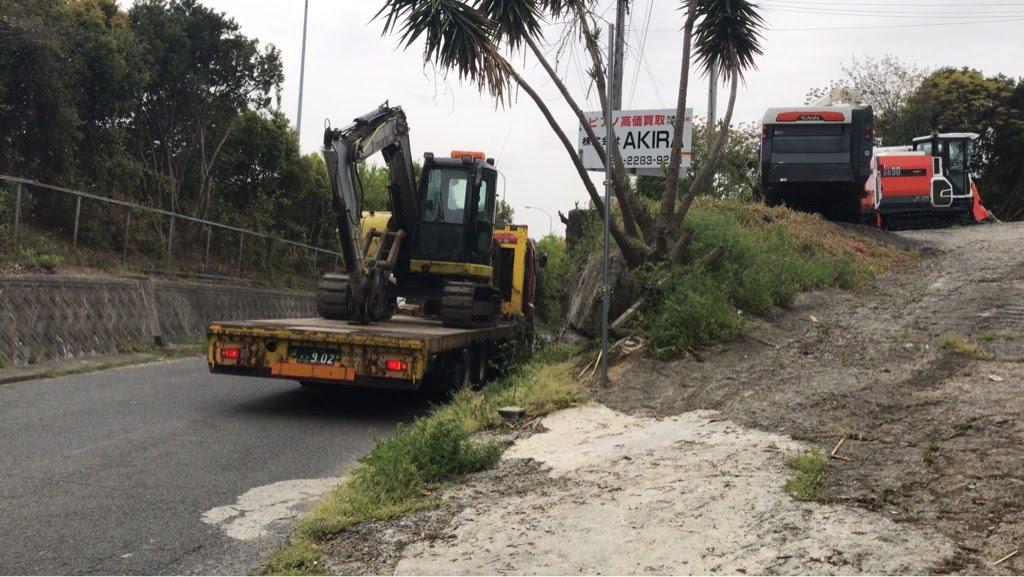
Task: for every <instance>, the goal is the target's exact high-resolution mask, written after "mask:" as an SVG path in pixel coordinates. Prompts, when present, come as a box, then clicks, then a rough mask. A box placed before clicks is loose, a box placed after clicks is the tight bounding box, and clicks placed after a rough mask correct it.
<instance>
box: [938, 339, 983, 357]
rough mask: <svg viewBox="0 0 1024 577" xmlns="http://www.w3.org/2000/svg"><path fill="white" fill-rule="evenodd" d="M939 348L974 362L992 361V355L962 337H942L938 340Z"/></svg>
mask: <svg viewBox="0 0 1024 577" xmlns="http://www.w3.org/2000/svg"><path fill="white" fill-rule="evenodd" d="M939 347H941V348H943V349H946V350H947V351H952V352H954V353H956V354H958V355H960V356H962V357H964V358H968V359H974V360H976V361H989V360H992V355H990V354H988V353H987V352H985V349H983V348H981V345H979V344H978V343H976V342H975V341H973V340H971V339H970V338H968V337H965V336H963V335H958V334H953V333H950V334H947V335H944V336H943V337H942V338H941V339H939Z"/></svg>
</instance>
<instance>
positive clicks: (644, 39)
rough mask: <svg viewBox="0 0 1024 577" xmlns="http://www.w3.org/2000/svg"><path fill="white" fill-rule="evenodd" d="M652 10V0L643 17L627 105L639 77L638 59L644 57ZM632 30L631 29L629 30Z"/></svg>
mask: <svg viewBox="0 0 1024 577" xmlns="http://www.w3.org/2000/svg"><path fill="white" fill-rule="evenodd" d="M653 11H654V0H650V1H649V2H648V3H647V17H646V18H644V34H643V36H642V37H641V38H640V54H639V56H638V58H637V63H636V66H635V67H634V69H633V86H632V87H631V88H630V89H629V106H630V107H632V106H633V95H634V94H636V84H637V80H639V79H640V61H641V60H643V57H644V47H645V46H646V45H647V31H648V29H649V28H650V27H651V12H653ZM630 32H632V30H630Z"/></svg>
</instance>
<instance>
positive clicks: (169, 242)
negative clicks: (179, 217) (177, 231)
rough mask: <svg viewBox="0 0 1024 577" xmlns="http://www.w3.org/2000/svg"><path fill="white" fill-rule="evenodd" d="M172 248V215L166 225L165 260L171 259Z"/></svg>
mask: <svg viewBox="0 0 1024 577" xmlns="http://www.w3.org/2000/svg"><path fill="white" fill-rule="evenodd" d="M173 248H174V217H173V216H172V217H171V222H170V224H168V226H167V260H168V261H169V260H171V251H172V250H173Z"/></svg>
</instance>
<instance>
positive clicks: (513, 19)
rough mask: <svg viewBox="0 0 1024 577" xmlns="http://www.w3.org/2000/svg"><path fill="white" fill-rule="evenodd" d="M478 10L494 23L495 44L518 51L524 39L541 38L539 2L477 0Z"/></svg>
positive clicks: (536, 0)
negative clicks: (527, 37)
mask: <svg viewBox="0 0 1024 577" xmlns="http://www.w3.org/2000/svg"><path fill="white" fill-rule="evenodd" d="M476 8H477V10H479V11H480V12H481V13H483V14H484V15H486V16H487V17H488V18H489V19H490V20H491V21H492V22H493V23H494V32H495V38H494V41H495V42H494V43H495V44H497V45H499V46H500V45H502V44H506V45H507V46H508V47H509V48H512V49H516V48H519V46H520V45H521V44H522V41H523V38H524V37H526V36H529V37H531V38H537V37H539V36H541V30H540V21H541V18H542V17H543V14H542V13H541V6H540V2H538V0H477V3H476Z"/></svg>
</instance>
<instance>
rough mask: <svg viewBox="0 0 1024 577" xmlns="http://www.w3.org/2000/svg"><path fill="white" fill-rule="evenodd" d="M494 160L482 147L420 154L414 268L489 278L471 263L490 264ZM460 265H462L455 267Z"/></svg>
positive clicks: (413, 235) (488, 273) (494, 176)
mask: <svg viewBox="0 0 1024 577" xmlns="http://www.w3.org/2000/svg"><path fill="white" fill-rule="evenodd" d="M497 175H498V173H497V171H496V170H495V169H494V159H487V160H485V159H484V155H483V153H482V152H463V151H458V150H455V151H452V156H451V158H434V155H433V154H431V153H427V154H425V155H424V163H423V171H422V173H421V174H420V183H419V194H420V197H421V198H422V199H423V202H422V203H421V205H422V207H423V211H422V214H421V216H420V220H419V222H418V223H417V224H416V225H415V229H414V231H413V233H412V238H413V245H414V246H413V249H412V259H413V260H412V262H411V263H410V265H411V268H412V269H413V270H417V271H419V270H423V269H424V268H431V266H432V265H434V267H435V268H436V264H438V263H448V266H445V267H444V268H445V270H449V271H451V273H453V274H455V275H458V274H459V270H460V269H461V270H462V274H463V275H464V276H466V277H485V278H489V277H490V272H489V271H484V270H483V269H481V268H479V267H474V266H472V265H487V266H489V265H490V263H491V239H492V238H493V233H494V202H495V200H494V191H495V183H496V179H497ZM459 264H462V265H465V266H462V267H459V266H458V265H459Z"/></svg>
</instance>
